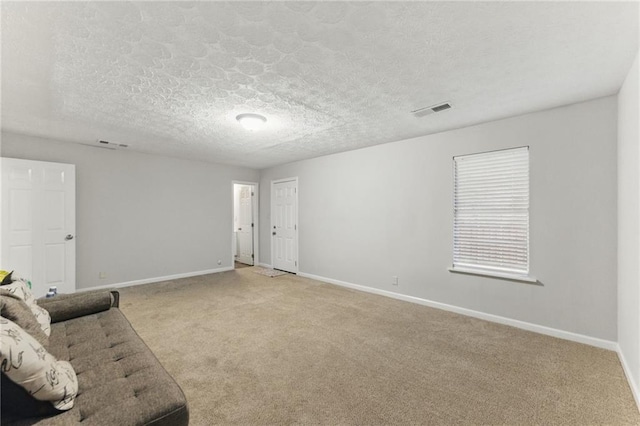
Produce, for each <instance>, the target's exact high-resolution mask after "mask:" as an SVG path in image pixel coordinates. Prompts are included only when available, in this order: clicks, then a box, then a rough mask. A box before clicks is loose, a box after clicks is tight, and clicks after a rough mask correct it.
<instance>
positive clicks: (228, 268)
mask: <svg viewBox="0 0 640 426" xmlns="http://www.w3.org/2000/svg"><path fill="white" fill-rule="evenodd" d="M232 270H233V267H232V266H225V267H224V268H216V269H207V270H204V271H196V272H185V273H182V274H175V275H166V276H164V277H155V278H145V279H142V280H134V281H127V282H123V283H114V284H106V285H100V286H96V287H88V288H78V289H76V291H77V292H81V291H91V290H100V289H105V288H121V287H131V286H134V285H141V284H150V283H159V282H161V281H169V280H177V279H180V278H189V277H197V276H198V275H207V274H217V273H218V272H226V271H232Z"/></svg>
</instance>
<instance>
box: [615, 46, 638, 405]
mask: <svg viewBox="0 0 640 426" xmlns="http://www.w3.org/2000/svg"><path fill="white" fill-rule="evenodd" d="M639 79H640V72H639V71H638V57H636V60H635V62H634V64H633V66H632V67H631V70H630V71H629V74H628V75H627V78H626V80H625V83H624V85H623V86H622V88H621V89H620V93H619V94H618V344H619V345H620V351H621V354H622V358H623V363H624V364H625V370H626V373H627V375H628V376H630V377H629V378H630V380H629V381H630V382H631V386H632V387H633V388H634V393H635V396H636V401H638V404H640V398H639V397H640V393H639V389H640V388H639V386H640V133H639V132H638V117H640V110H639V109H638V98H639V97H640V92H639V91H638V80H639Z"/></svg>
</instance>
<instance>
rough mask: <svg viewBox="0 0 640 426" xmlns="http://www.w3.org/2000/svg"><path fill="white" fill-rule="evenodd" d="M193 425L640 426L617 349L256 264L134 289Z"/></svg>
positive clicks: (131, 312)
mask: <svg viewBox="0 0 640 426" xmlns="http://www.w3.org/2000/svg"><path fill="white" fill-rule="evenodd" d="M121 295H122V297H121V309H122V310H123V311H124V313H125V314H126V315H127V317H128V318H129V319H130V321H131V322H132V324H133V326H134V327H135V328H136V330H137V331H138V333H139V334H140V336H141V337H142V338H143V339H144V340H145V342H147V344H148V345H149V346H150V347H151V349H152V350H153V351H154V352H155V354H156V355H157V357H158V359H159V360H160V362H162V364H163V365H164V366H165V367H166V368H167V370H168V371H169V373H171V374H172V375H173V377H174V378H175V379H176V381H177V382H178V383H179V384H180V386H181V387H182V389H183V390H184V392H185V394H186V396H187V400H188V401H189V407H190V410H191V424H192V425H210V424H240V425H263V424H305V425H317V424H323V425H346V424H358V425H379V424H438V425H440V424H544V425H549V424H575V425H587V424H639V423H640V415H639V413H638V410H637V408H636V406H635V404H634V401H633V397H632V395H631V391H630V389H629V386H628V384H627V382H626V380H625V377H624V373H623V371H622V367H621V366H620V363H619V361H618V358H617V355H616V354H615V353H614V352H610V351H606V350H602V349H597V348H593V347H590V346H586V345H581V344H578V343H572V342H568V341H565V340H560V339H555V338H552V337H547V336H543V335H539V334H536V333H531V332H527V331H523V330H519V329H516V328H512V327H507V326H503V325H499V324H494V323H490V322H486V321H481V320H477V319H473V318H469V317H464V316H461V315H456V314H453V313H449V312H445V311H440V310H437V309H431V308H427V307H424V306H420V305H415V304H412V303H406V302H401V301H398V300H394V299H389V298H385V297H381V296H376V295H372V294H367V293H362V292H357V291H352V290H348V289H344V288H341V287H337V286H333V285H329V284H323V283H319V282H317V281H313V280H309V279H305V278H301V277H297V276H295V275H290V274H287V275H283V276H280V277H276V278H270V277H266V276H263V275H258V274H256V273H253V272H252V270H251V268H243V269H239V270H235V271H230V272H224V273H220V274H214V275H206V276H201V277H195V278H186V279H182V280H175V281H167V282H164V283H156V284H147V285H141V286H136V287H130V288H124V289H121Z"/></svg>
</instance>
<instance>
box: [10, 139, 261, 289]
mask: <svg viewBox="0 0 640 426" xmlns="http://www.w3.org/2000/svg"><path fill="white" fill-rule="evenodd" d="M2 156H4V157H13V158H22V159H30V160H41V161H53V162H60V163H72V164H75V165H76V198H77V207H76V209H77V212H76V213H77V215H76V217H77V219H76V225H77V226H76V232H77V243H76V244H77V257H76V259H77V263H76V271H77V287H78V288H79V289H82V288H89V287H94V286H101V285H107V284H114V283H122V282H129V281H136V280H146V279H151V278H155V277H162V276H169V275H174V274H185V273H193V272H199V271H206V270H211V269H217V268H224V267H231V266H232V265H233V263H232V262H233V261H232V258H231V229H232V227H233V204H232V183H231V182H232V180H245V181H256V180H257V179H258V172H257V171H255V170H250V169H246V168H240V167H231V166H222V165H214V164H207V163H203V162H197V161H188V160H181V159H176V158H169V157H162V156H157V155H148V154H142V153H137V152H135V151H127V150H122V151H110V150H106V149H99V148H92V147H88V146H83V145H78V144H73V143H65V142H59V141H54V140H48V139H42V138H37V137H30V136H24V135H19V134H14V133H8V132H3V133H2ZM218 259H220V260H221V261H222V264H221V265H218V264H217V261H218ZM99 272H106V274H107V278H106V279H99V278H98V274H99Z"/></svg>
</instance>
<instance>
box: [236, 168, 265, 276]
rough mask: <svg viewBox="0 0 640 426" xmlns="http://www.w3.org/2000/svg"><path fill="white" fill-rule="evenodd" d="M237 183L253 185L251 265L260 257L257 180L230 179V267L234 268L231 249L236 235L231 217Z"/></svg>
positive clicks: (258, 189)
mask: <svg viewBox="0 0 640 426" xmlns="http://www.w3.org/2000/svg"><path fill="white" fill-rule="evenodd" d="M236 184H237V185H251V186H253V188H254V189H253V191H254V195H253V197H252V198H251V213H252V215H253V266H256V265H257V264H258V259H260V256H259V254H260V252H259V251H260V216H259V204H260V203H259V202H258V201H259V198H258V197H259V196H260V184H259V183H258V182H249V181H244V180H232V181H231V222H232V223H231V248H230V250H231V268H232V269H236V256H235V252H234V251H233V239H234V238H235V237H236V235H235V229H234V227H233V218H234V215H235V213H236V212H235V193H234V189H235V186H236Z"/></svg>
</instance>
